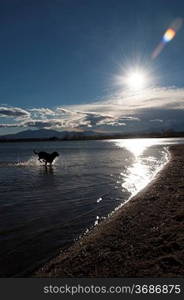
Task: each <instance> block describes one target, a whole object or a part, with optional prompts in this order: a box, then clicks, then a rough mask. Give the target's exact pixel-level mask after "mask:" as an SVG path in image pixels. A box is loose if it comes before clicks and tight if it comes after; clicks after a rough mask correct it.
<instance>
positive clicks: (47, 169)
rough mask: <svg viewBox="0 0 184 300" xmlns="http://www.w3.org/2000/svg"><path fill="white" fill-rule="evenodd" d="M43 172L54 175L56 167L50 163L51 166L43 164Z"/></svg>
mask: <svg viewBox="0 0 184 300" xmlns="http://www.w3.org/2000/svg"><path fill="white" fill-rule="evenodd" d="M41 170H42V171H41V173H42V174H51V175H54V168H53V166H52V165H49V166H46V165H42V168H41Z"/></svg>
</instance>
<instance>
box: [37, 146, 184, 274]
mask: <svg viewBox="0 0 184 300" xmlns="http://www.w3.org/2000/svg"><path fill="white" fill-rule="evenodd" d="M169 153H170V155H171V157H170V160H169V162H167V163H166V164H165V166H164V167H163V169H161V170H160V171H159V172H158V173H157V174H156V177H155V178H154V179H153V180H152V181H151V182H150V183H149V184H148V185H147V186H146V187H145V188H144V189H143V190H141V191H140V192H139V193H138V194H136V195H135V196H134V197H132V198H131V200H130V201H128V202H126V203H125V204H124V205H123V206H122V207H121V208H119V209H118V210H117V211H116V212H115V213H114V214H112V216H110V217H109V218H107V219H106V220H104V221H103V222H102V223H100V224H99V225H98V226H96V227H95V228H94V229H93V230H92V231H90V232H89V234H87V235H86V236H84V237H82V238H81V239H79V240H78V241H76V242H75V243H74V244H73V245H72V246H71V247H70V248H69V249H67V250H65V251H61V254H59V255H58V256H56V257H55V258H53V259H51V260H50V261H49V262H48V263H46V264H45V265H44V266H43V267H41V268H40V269H39V270H38V271H36V272H35V273H34V274H33V277H94V278H95V277H183V275H184V263H183V262H184V183H183V178H184V145H175V146H171V147H170V148H169Z"/></svg>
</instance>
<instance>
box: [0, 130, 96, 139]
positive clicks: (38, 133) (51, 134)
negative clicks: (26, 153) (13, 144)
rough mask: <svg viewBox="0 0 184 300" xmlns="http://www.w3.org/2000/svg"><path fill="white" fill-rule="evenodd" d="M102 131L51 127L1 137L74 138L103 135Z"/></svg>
mask: <svg viewBox="0 0 184 300" xmlns="http://www.w3.org/2000/svg"><path fill="white" fill-rule="evenodd" d="M101 135H102V133H98V132H94V131H57V130H51V129H39V130H24V131H21V132H18V133H15V134H7V135H2V136H0V138H1V139H5V140H6V139H8V140H13V139H54V138H56V139H73V138H83V137H92V136H101Z"/></svg>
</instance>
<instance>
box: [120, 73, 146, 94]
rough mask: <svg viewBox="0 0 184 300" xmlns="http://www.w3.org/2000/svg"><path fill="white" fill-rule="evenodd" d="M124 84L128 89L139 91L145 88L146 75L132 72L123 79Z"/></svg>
mask: <svg viewBox="0 0 184 300" xmlns="http://www.w3.org/2000/svg"><path fill="white" fill-rule="evenodd" d="M125 84H126V85H127V86H128V88H129V89H134V90H141V89H143V88H145V87H146V85H147V79H146V75H145V74H144V73H143V72H141V71H134V72H131V73H129V74H128V75H127V76H126V77H125Z"/></svg>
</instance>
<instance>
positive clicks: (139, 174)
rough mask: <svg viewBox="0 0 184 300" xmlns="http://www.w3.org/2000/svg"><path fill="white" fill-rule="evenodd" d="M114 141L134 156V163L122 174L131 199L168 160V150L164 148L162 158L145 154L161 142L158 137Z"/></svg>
mask: <svg viewBox="0 0 184 300" xmlns="http://www.w3.org/2000/svg"><path fill="white" fill-rule="evenodd" d="M113 142H114V143H115V144H116V145H117V146H118V147H121V148H126V149H127V150H128V151H130V152H131V153H132V154H133V156H134V160H133V163H132V164H131V165H130V166H129V167H128V168H127V170H126V171H125V172H123V173H121V174H120V175H121V177H122V185H121V186H122V188H123V190H124V189H125V190H127V191H128V192H129V193H130V197H129V199H130V198H132V197H133V196H134V195H135V194H137V193H138V192H139V191H140V190H142V189H143V188H144V187H145V186H146V185H147V184H148V183H149V182H150V181H151V180H152V179H153V178H154V177H155V175H156V174H157V173H158V172H159V170H160V169H161V168H162V167H163V165H164V164H165V163H166V162H167V161H168V152H167V150H166V149H165V150H164V152H163V154H164V155H163V157H162V159H161V160H158V159H157V158H156V157H154V156H151V155H149V154H147V155H145V154H144V153H145V151H146V150H147V149H148V148H149V147H151V146H154V145H157V144H159V141H158V139H125V140H113ZM129 199H128V200H129Z"/></svg>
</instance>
